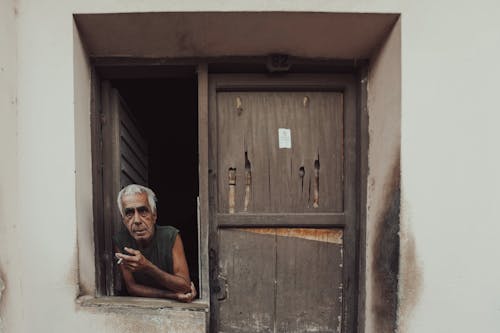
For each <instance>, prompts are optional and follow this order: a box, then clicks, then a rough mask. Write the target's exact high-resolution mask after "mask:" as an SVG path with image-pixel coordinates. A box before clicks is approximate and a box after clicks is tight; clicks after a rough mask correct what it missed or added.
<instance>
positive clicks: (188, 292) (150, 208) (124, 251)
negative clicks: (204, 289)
mask: <svg viewBox="0 0 500 333" xmlns="http://www.w3.org/2000/svg"><path fill="white" fill-rule="evenodd" d="M117 202H118V208H119V209H120V213H121V215H122V219H123V224H124V225H125V227H126V228H127V231H123V232H120V233H118V234H116V235H115V236H114V237H113V241H114V244H115V252H116V253H115V256H116V258H117V260H118V264H119V267H120V271H121V273H122V275H123V280H124V282H125V286H126V288H127V291H128V293H129V294H130V295H132V296H142V297H157V298H171V299H175V300H178V301H182V302H191V301H192V300H193V299H194V298H195V297H196V289H195V287H194V285H193V283H192V282H191V279H190V278H189V269H188V266H187V262H186V257H185V254H184V247H183V245H182V240H181V237H180V236H179V230H177V229H176V228H174V227H171V226H157V225H156V219H157V215H156V196H155V194H154V192H153V191H152V190H151V189H149V188H147V187H144V186H141V185H136V184H132V185H128V186H126V187H124V188H123V189H122V190H121V191H120V193H118V198H117Z"/></svg>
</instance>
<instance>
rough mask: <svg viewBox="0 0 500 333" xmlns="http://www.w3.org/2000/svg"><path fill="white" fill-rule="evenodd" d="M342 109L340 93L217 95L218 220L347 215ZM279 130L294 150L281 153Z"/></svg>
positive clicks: (223, 93) (285, 150) (246, 93)
mask: <svg viewBox="0 0 500 333" xmlns="http://www.w3.org/2000/svg"><path fill="white" fill-rule="evenodd" d="M342 103H343V102H342V93H338V92H312V91H305V92H221V93H218V94H217V111H218V114H217V120H218V148H219V150H218V151H219V156H218V174H219V178H218V208H219V213H228V212H229V213H241V212H250V213H251V212H259V213H264V212H268V213H275V212H287V213H300V212H342V211H343V193H344V185H343V179H344V177H343V146H344V133H343V105H342ZM279 128H284V129H289V130H290V133H291V148H280V147H279V139H278V129H279ZM230 169H231V170H234V171H233V172H234V173H235V177H234V178H235V180H234V182H235V184H234V185H233V186H234V188H233V189H231V185H230V184H229V176H230V175H229V173H230V171H229V170H230ZM248 172H250V174H251V182H250V184H248ZM248 188H249V189H250V192H249V191H248ZM316 190H317V191H318V193H317V195H315V191H316ZM232 191H234V199H233V198H230V194H231V192H232ZM245 197H247V199H246V200H245ZM315 198H316V199H315ZM230 202H234V209H231V208H232V207H230V204H229V203H230ZM245 202H248V204H247V205H245Z"/></svg>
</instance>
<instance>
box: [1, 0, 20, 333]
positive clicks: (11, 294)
mask: <svg viewBox="0 0 500 333" xmlns="http://www.w3.org/2000/svg"><path fill="white" fill-rule="evenodd" d="M15 19H16V7H15V3H14V1H1V2H0V161H1V162H0V332H8V330H6V329H5V327H18V324H17V323H20V322H21V318H22V317H21V311H20V309H19V308H13V307H11V306H9V305H8V304H13V303H14V302H15V300H16V297H18V295H19V293H20V285H19V283H18V282H17V281H20V280H21V277H20V272H21V270H20V267H21V261H20V259H19V257H18V256H17V253H18V252H19V250H20V246H19V244H18V243H17V241H16V239H17V238H18V228H17V221H18V201H17V188H18V187H17V175H18V172H17V167H18V163H17V119H16V116H17V100H16V82H17V60H16V56H17V50H16V47H17V45H16V34H17V31H16V30H17V27H16V21H15ZM4 286H7V288H6V289H3V288H4Z"/></svg>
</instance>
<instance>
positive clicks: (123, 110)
mask: <svg viewBox="0 0 500 333" xmlns="http://www.w3.org/2000/svg"><path fill="white" fill-rule="evenodd" d="M101 124H102V125H101V126H102V155H103V156H102V161H103V166H102V183H103V201H104V224H105V226H104V229H105V232H104V234H105V237H106V238H105V240H104V255H103V256H102V258H103V260H105V261H106V264H105V265H104V267H106V272H105V275H106V294H107V295H114V294H115V293H120V291H121V290H122V286H121V278H120V276H119V270H118V269H117V267H116V265H114V260H113V258H114V255H113V253H114V250H113V245H112V241H111V237H112V235H114V234H115V233H117V232H118V231H120V230H122V228H124V226H123V224H122V222H121V220H122V219H121V216H120V212H119V211H118V207H117V204H116V197H117V195H118V192H119V191H120V190H121V189H122V188H123V187H125V186H126V185H129V184H140V185H145V186H148V145H147V141H146V138H145V136H144V134H143V133H142V132H141V129H140V127H139V126H138V124H137V121H136V119H135V117H134V115H133V114H132V112H131V111H130V109H129V108H128V106H127V104H126V102H125V100H124V99H123V98H122V97H121V96H120V94H119V92H118V90H116V89H115V88H113V87H112V86H111V84H110V82H108V81H104V82H102V85H101Z"/></svg>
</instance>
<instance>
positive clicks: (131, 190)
mask: <svg viewBox="0 0 500 333" xmlns="http://www.w3.org/2000/svg"><path fill="white" fill-rule="evenodd" d="M141 193H146V194H147V195H148V203H149V207H151V210H152V212H153V214H156V195H155V193H154V192H153V191H152V190H151V189H150V188H148V187H146V186H142V185H137V184H130V185H127V186H125V187H124V188H122V190H121V191H120V192H119V193H118V197H117V198H116V202H117V203H118V209H120V214H122V217H123V216H124V211H123V205H122V198H123V197H124V196H126V195H132V194H141Z"/></svg>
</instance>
